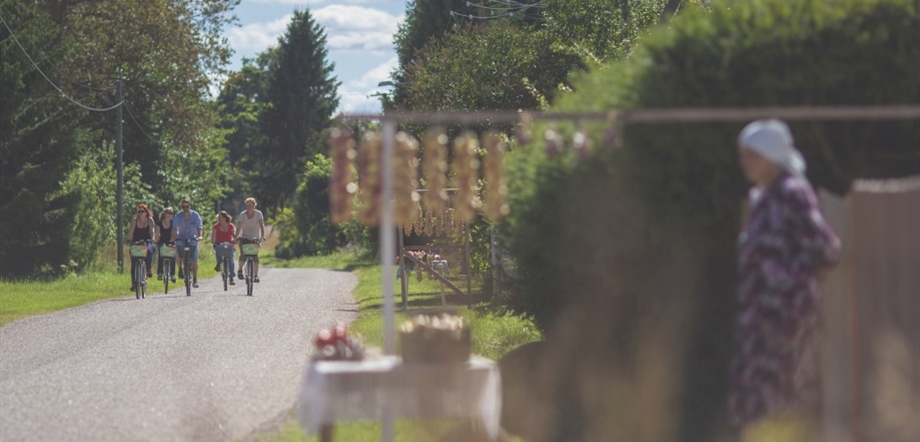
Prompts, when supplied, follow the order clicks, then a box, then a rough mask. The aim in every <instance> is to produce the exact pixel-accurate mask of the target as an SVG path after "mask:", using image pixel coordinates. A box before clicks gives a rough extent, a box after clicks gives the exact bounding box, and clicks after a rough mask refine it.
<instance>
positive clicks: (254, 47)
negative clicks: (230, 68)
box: [227, 14, 292, 52]
mask: <svg viewBox="0 0 920 442" xmlns="http://www.w3.org/2000/svg"><path fill="white" fill-rule="evenodd" d="M291 15H292V14H288V15H285V16H284V17H282V18H279V19H277V20H275V21H270V22H262V23H250V24H248V25H243V26H242V27H239V28H231V29H230V30H229V32H228V35H227V39H228V40H229V43H230V47H232V48H234V49H236V50H237V51H242V52H246V50H250V51H254V52H262V51H264V50H265V49H267V48H268V47H269V46H272V45H275V44H276V43H278V37H280V36H281V34H283V33H284V31H285V30H286V29H287V25H288V23H289V22H290V21H291Z"/></svg>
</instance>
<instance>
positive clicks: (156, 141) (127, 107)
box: [125, 103, 161, 144]
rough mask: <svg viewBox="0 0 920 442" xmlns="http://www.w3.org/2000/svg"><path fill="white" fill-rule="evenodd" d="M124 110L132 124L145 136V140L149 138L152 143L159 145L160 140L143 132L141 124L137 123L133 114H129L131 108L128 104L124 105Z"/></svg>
mask: <svg viewBox="0 0 920 442" xmlns="http://www.w3.org/2000/svg"><path fill="white" fill-rule="evenodd" d="M125 110H127V111H128V115H130V116H131V119H132V120H134V124H135V125H136V126H137V128H138V129H140V131H141V133H142V134H144V135H146V136H147V138H150V140H151V141H153V142H154V143H157V144H161V143H160V140H158V139H156V138H153V137H151V136H150V134H148V133H147V131H145V130H144V128H143V127H141V123H140V122H138V121H137V118H136V117H135V116H134V113H133V112H131V106H128V103H125Z"/></svg>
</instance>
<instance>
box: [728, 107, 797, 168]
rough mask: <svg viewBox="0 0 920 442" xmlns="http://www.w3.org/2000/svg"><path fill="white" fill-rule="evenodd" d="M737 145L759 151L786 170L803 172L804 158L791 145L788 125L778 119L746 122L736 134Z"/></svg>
mask: <svg viewBox="0 0 920 442" xmlns="http://www.w3.org/2000/svg"><path fill="white" fill-rule="evenodd" d="M738 145H739V146H742V147H744V148H746V149H750V150H752V151H754V152H757V153H759V154H760V155H762V156H763V157H764V158H766V159H768V160H770V162H771V163H773V164H776V165H777V166H779V167H780V168H782V169H783V170H785V171H786V172H789V173H791V174H793V175H803V174H805V159H804V158H803V157H802V153H801V152H799V150H798V149H796V148H795V147H794V146H793V141H792V132H790V131H789V126H787V125H786V123H784V122H782V121H780V120H776V119H769V120H757V121H754V122H753V123H751V124H748V125H747V126H745V127H744V129H742V130H741V133H740V134H739V135H738Z"/></svg>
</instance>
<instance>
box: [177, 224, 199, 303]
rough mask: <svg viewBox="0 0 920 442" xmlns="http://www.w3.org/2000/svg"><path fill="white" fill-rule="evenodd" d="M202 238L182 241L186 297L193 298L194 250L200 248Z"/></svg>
mask: <svg viewBox="0 0 920 442" xmlns="http://www.w3.org/2000/svg"><path fill="white" fill-rule="evenodd" d="M199 240H200V238H195V239H181V240H180V241H182V244H183V245H182V270H180V271H181V272H182V274H183V275H184V276H185V296H192V265H191V253H192V249H193V248H195V247H198V241H199Z"/></svg>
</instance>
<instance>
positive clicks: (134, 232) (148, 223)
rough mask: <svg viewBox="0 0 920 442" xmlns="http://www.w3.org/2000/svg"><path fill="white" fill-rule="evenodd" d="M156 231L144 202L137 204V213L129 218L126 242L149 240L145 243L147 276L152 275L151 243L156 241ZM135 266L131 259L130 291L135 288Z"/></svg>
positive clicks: (150, 213)
mask: <svg viewBox="0 0 920 442" xmlns="http://www.w3.org/2000/svg"><path fill="white" fill-rule="evenodd" d="M156 238H157V231H156V229H154V223H153V213H152V212H150V209H148V208H147V205H146V204H138V205H137V214H136V215H135V216H134V218H133V219H132V220H131V230H129V231H128V244H130V243H132V242H135V241H144V240H146V241H149V242H148V243H147V257H146V258H145V260H146V261H147V277H148V278H150V277H153V272H152V264H153V250H154V246H153V244H154V243H155V242H156ZM136 267H137V261H135V260H133V259H132V260H131V291H132V292H133V291H134V290H135V289H136V288H137V277H136V276H135V275H134V271H135V269H136Z"/></svg>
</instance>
